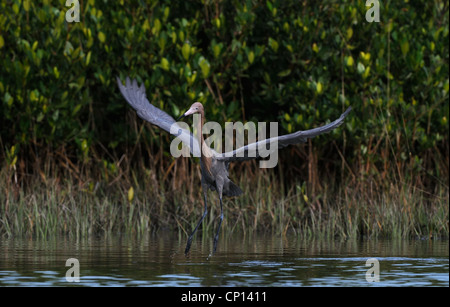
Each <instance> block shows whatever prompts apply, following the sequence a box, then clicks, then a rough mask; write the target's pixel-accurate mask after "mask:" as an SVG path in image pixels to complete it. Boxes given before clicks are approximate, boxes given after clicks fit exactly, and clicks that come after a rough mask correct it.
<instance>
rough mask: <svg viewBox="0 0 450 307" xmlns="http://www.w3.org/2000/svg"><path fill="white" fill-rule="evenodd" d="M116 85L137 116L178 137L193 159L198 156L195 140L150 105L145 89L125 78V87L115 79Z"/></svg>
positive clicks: (163, 113)
mask: <svg viewBox="0 0 450 307" xmlns="http://www.w3.org/2000/svg"><path fill="white" fill-rule="evenodd" d="M117 85H118V86H119V89H120V92H121V93H122V95H123V97H124V98H125V99H126V101H127V102H128V103H129V104H130V105H131V106H132V107H133V108H134V109H135V110H136V113H137V115H139V117H140V118H142V119H143V120H146V121H148V122H150V123H152V124H154V125H156V126H158V127H160V128H162V129H164V130H165V131H167V132H169V133H171V134H173V135H175V136H177V137H179V138H180V139H181V141H182V142H183V143H184V144H186V145H187V146H188V147H189V150H190V151H191V153H192V154H193V155H194V156H195V157H199V156H200V146H199V144H198V141H197V139H196V138H195V137H194V136H193V135H192V133H190V132H189V131H188V130H186V129H183V128H181V127H180V126H179V125H178V124H176V122H175V120H174V119H173V117H172V116H170V115H169V114H167V113H166V112H164V111H162V110H161V109H159V108H157V107H155V106H154V105H152V104H151V103H150V102H149V101H148V99H147V96H146V94H145V87H144V84H142V85H141V86H140V87H139V86H138V83H137V81H136V79H135V80H133V81H130V78H128V77H127V79H126V81H125V85H123V84H122V81H120V79H119V77H117Z"/></svg>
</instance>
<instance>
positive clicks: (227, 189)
mask: <svg viewBox="0 0 450 307" xmlns="http://www.w3.org/2000/svg"><path fill="white" fill-rule="evenodd" d="M242 193H243V192H242V190H241V188H240V187H238V186H237V185H236V184H234V182H233V181H231V180H228V182H227V183H225V185H224V189H223V195H225V196H239V195H241V194H242Z"/></svg>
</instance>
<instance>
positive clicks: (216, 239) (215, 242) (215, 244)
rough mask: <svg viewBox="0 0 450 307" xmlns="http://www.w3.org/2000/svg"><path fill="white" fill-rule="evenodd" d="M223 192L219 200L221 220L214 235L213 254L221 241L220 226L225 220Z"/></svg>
mask: <svg viewBox="0 0 450 307" xmlns="http://www.w3.org/2000/svg"><path fill="white" fill-rule="evenodd" d="M221 194H222V193H220V194H219V200H220V220H219V226H218V228H217V233H216V236H215V237H214V249H213V254H214V253H215V252H216V249H217V242H218V241H219V233H220V226H221V225H222V221H223V206H222V195H221Z"/></svg>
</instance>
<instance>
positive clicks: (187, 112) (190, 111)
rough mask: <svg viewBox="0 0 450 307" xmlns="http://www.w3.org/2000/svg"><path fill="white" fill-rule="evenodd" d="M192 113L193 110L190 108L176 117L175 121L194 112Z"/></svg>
mask: <svg viewBox="0 0 450 307" xmlns="http://www.w3.org/2000/svg"><path fill="white" fill-rule="evenodd" d="M194 113H195V110H194V109H192V108H191V109H189V110H187V111H186V112H185V113H184V114H183V115H181V116H180V117H178V119H177V121H178V120H180V119H182V118H183V117H186V116H188V115H191V114H194Z"/></svg>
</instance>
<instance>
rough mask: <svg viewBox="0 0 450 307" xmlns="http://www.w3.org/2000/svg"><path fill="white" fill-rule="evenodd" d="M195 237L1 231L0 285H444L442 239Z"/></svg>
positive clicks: (446, 260)
mask: <svg viewBox="0 0 450 307" xmlns="http://www.w3.org/2000/svg"><path fill="white" fill-rule="evenodd" d="M195 239H196V240H194V243H193V245H192V248H191V253H190V255H189V256H188V257H186V256H185V255H184V254H183V252H184V245H185V243H186V242H185V241H186V238H184V237H182V236H181V237H180V236H176V235H173V236H172V235H169V234H166V233H163V234H159V235H155V236H150V235H149V236H147V237H143V238H133V237H127V236H114V237H105V238H93V239H89V240H76V239H70V238H66V237H62V238H58V239H49V240H35V239H17V238H13V239H1V241H0V286H74V285H75V286H80V285H81V286H283V287H284V286H446V287H448V286H449V242H448V241H447V240H404V241H388V240H351V241H349V240H347V241H342V240H331V241H330V240H302V239H300V238H298V237H296V236H295V235H290V236H272V235H270V236H269V235H265V236H249V235H241V234H238V235H233V236H230V237H225V236H224V237H222V238H221V241H220V242H219V247H218V251H217V253H216V254H215V255H214V256H212V257H211V256H210V252H211V249H212V239H211V238H202V237H201V236H198V237H196V238H195ZM69 258H75V259H76V260H77V261H78V263H79V273H80V279H79V282H68V280H67V279H66V273H67V271H68V270H69V269H71V266H70V265H69V266H67V267H66V261H67V259H69ZM371 258H375V259H376V261H377V262H378V265H379V275H378V276H379V282H369V281H368V280H367V278H366V273H367V271H368V270H369V269H371V268H372V265H369V266H366V261H367V260H368V259H371ZM373 268H374V267H373ZM373 268H372V269H373ZM73 276H74V275H73V274H72V273H71V274H70V275H69V277H73ZM369 277H372V279H373V277H375V273H374V272H371V274H370V275H369ZM369 279H370V278H369Z"/></svg>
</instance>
